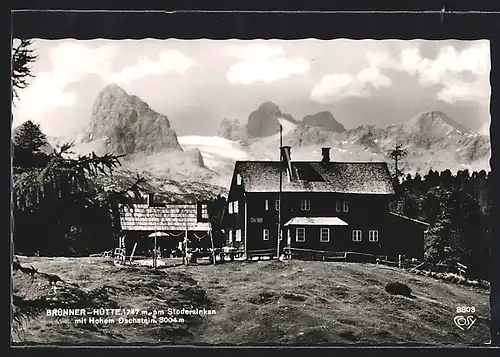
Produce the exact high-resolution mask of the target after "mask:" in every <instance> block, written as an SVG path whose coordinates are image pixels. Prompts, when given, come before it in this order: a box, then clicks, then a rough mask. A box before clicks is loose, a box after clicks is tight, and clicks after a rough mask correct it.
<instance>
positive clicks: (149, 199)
mask: <svg viewBox="0 0 500 357" xmlns="http://www.w3.org/2000/svg"><path fill="white" fill-rule="evenodd" d="M154 199H155V194H154V193H148V196H147V197H146V200H147V201H146V202H147V204H148V207H152V206H153V205H154Z"/></svg>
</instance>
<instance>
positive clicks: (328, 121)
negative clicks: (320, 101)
mask: <svg viewBox="0 0 500 357" xmlns="http://www.w3.org/2000/svg"><path fill="white" fill-rule="evenodd" d="M302 123H303V124H304V125H309V126H317V127H319V128H321V129H324V130H328V131H333V132H337V133H340V132H343V131H345V128H344V126H343V125H342V124H340V123H339V122H338V121H337V120H335V118H334V117H333V115H332V113H330V112H328V111H323V112H319V113H316V114H312V115H306V116H305V117H304V119H303V120H302Z"/></svg>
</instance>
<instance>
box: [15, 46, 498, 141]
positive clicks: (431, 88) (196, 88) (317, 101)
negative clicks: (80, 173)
mask: <svg viewBox="0 0 500 357" xmlns="http://www.w3.org/2000/svg"><path fill="white" fill-rule="evenodd" d="M33 48H34V50H35V52H36V54H37V55H38V57H39V58H38V60H37V61H36V62H35V63H34V64H33V66H32V70H33V74H34V77H33V78H31V79H30V81H29V83H30V85H29V87H28V88H26V89H23V90H21V91H20V92H19V96H20V98H19V100H17V101H15V102H14V108H13V116H14V123H13V124H14V126H17V125H19V124H21V123H22V122H24V121H26V120H33V121H35V122H38V123H40V125H41V128H42V130H43V131H44V132H45V133H46V134H47V135H50V136H56V137H70V136H74V135H77V134H79V133H82V132H83V131H84V130H86V128H87V126H88V124H89V121H90V118H91V114H92V105H93V102H94V100H95V99H96V98H97V95H98V93H99V92H100V91H101V90H102V89H103V88H104V87H105V86H106V85H108V84H111V83H114V84H117V85H119V86H121V87H122V88H123V89H124V90H125V91H127V92H128V93H129V94H132V95H137V96H139V97H140V98H141V99H143V100H144V101H145V102H147V103H148V104H149V105H150V106H151V108H153V109H154V110H156V111H157V112H160V113H162V114H164V115H166V116H167V117H168V118H169V120H170V122H171V126H172V127H173V129H174V130H175V131H176V132H177V134H178V135H214V134H216V132H217V129H218V127H219V124H220V122H221V120H222V119H223V118H238V119H240V120H241V121H242V122H246V121H247V119H248V116H249V114H250V113H251V112H252V111H254V110H256V109H257V108H258V106H259V105H260V104H262V103H263V102H265V101H272V102H274V103H275V104H277V105H278V106H279V107H280V109H281V111H282V112H284V113H288V114H291V115H292V116H293V117H294V118H295V119H297V120H302V119H303V117H304V116H305V115H307V114H314V113H316V112H319V111H323V110H328V111H330V112H331V113H332V114H333V116H334V117H335V118H336V120H337V121H339V122H340V123H341V124H343V125H344V126H345V127H346V128H348V129H350V128H355V127H357V126H359V125H363V124H375V125H387V124H391V123H395V122H402V121H406V120H409V119H410V118H411V117H412V116H414V115H417V114H418V113H420V112H425V111H435V110H439V111H443V112H444V113H445V114H447V115H448V116H450V117H451V118H452V119H454V120H456V121H457V122H459V123H460V124H462V125H464V126H466V127H468V128H470V129H471V130H474V131H477V132H481V133H483V134H486V133H487V132H488V130H489V124H490V114H489V100H490V84H489V72H490V57H489V42H488V41H487V40H482V41H458V40H447V41H427V40H412V41H402V40H347V39H335V40H316V39H305V40H293V41H292V40H234V39H233V40H217V41H215V40H176V39H170V40H153V39H145V40H86V41H83V40H74V39H65V40H57V41H55V40H38V39H35V40H34V41H33Z"/></svg>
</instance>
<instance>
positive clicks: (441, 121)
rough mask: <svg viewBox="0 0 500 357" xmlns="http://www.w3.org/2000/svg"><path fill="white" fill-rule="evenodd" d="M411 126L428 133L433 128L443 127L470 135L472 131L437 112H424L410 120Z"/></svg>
mask: <svg viewBox="0 0 500 357" xmlns="http://www.w3.org/2000/svg"><path fill="white" fill-rule="evenodd" d="M408 124H409V125H415V126H416V127H419V128H420V129H421V130H424V131H427V130H428V129H429V128H430V127H431V126H432V127H436V126H442V127H447V128H448V129H450V130H456V131H459V132H461V133H469V132H470V130H469V129H467V128H466V127H464V126H463V125H460V124H459V123H457V122H456V121H455V120H453V119H451V118H450V117H449V116H448V115H446V114H445V113H443V112H442V111H439V110H435V111H430V112H422V113H419V114H418V115H416V116H415V117H413V118H412V119H410V121H409V122H408Z"/></svg>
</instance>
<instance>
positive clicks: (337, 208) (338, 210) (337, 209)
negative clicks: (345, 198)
mask: <svg viewBox="0 0 500 357" xmlns="http://www.w3.org/2000/svg"><path fill="white" fill-rule="evenodd" d="M341 208H342V207H341V206H340V201H337V202H335V211H337V212H340V211H341V210H342V209H341Z"/></svg>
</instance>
